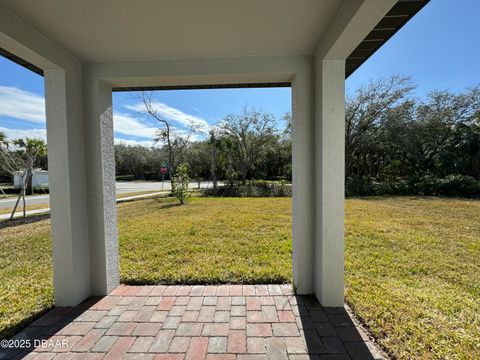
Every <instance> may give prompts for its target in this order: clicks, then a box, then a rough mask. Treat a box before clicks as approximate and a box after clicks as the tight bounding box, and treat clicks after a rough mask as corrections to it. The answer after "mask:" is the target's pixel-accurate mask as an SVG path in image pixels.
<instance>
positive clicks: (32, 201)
mask: <svg viewBox="0 0 480 360" xmlns="http://www.w3.org/2000/svg"><path fill="white" fill-rule="evenodd" d="M189 187H190V188H191V189H197V188H198V183H197V182H192V183H190V185H189ZM210 187H212V182H211V181H202V182H200V188H201V189H206V188H210ZM170 189H171V186H170V182H169V181H165V182H164V183H163V185H162V182H161V181H158V182H156V181H148V182H147V181H145V182H143V181H129V182H117V195H119V194H128V193H135V192H144V191H151V192H156V191H162V190H170ZM16 200H17V199H16V198H14V197H13V198H8V199H2V198H1V197H0V209H7V208H12V207H13V206H14V205H15V201H16ZM41 204H45V205H47V206H48V205H49V204H50V196H49V195H35V196H28V197H27V205H41Z"/></svg>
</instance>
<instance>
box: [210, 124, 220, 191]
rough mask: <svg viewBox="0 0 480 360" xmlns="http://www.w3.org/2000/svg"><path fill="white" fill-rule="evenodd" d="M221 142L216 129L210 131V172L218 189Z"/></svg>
mask: <svg viewBox="0 0 480 360" xmlns="http://www.w3.org/2000/svg"><path fill="white" fill-rule="evenodd" d="M219 144H220V142H219V140H218V139H217V136H216V135H215V130H211V131H210V136H209V138H208V145H210V174H211V178H212V182H213V188H214V189H215V190H216V189H217V186H218V185H217V151H218V146H219Z"/></svg>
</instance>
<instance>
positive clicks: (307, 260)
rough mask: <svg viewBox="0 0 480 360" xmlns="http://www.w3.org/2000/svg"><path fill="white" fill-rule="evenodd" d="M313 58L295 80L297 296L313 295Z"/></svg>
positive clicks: (294, 262) (293, 86) (294, 199)
mask: <svg viewBox="0 0 480 360" xmlns="http://www.w3.org/2000/svg"><path fill="white" fill-rule="evenodd" d="M313 90H314V73H313V58H311V59H309V61H308V62H307V64H305V66H304V68H303V69H302V70H300V71H298V72H297V73H296V74H295V77H294V78H293V81H292V115H293V117H292V118H293V124H292V155H293V156H292V169H293V194H292V198H293V199H292V205H293V216H292V218H293V229H292V237H293V284H294V286H295V290H296V292H297V293H298V294H311V293H312V292H313V277H314V274H313V259H314V257H313V255H314V236H315V233H314V230H315V228H314V224H315V215H314V212H315V200H314V194H315V180H314V176H315V162H314V153H315V151H314V150H315V149H314V121H313V119H314V104H313V100H314V99H313Z"/></svg>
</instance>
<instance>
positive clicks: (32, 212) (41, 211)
mask: <svg viewBox="0 0 480 360" xmlns="http://www.w3.org/2000/svg"><path fill="white" fill-rule="evenodd" d="M168 193H170V191H158V192H153V193H148V194H141V195H133V196H127V197H123V198H120V199H117V203H121V202H126V201H131V200H136V199H141V198H145V197H150V196H155V195H164V194H168ZM48 212H50V208H49V207H47V208H44V209H37V210H27V211H26V214H27V216H30V215H40V214H45V213H48ZM22 216H23V211H17V212H16V213H15V214H14V215H13V218H14V219H16V218H19V217H22ZM7 219H10V214H2V215H0V220H7Z"/></svg>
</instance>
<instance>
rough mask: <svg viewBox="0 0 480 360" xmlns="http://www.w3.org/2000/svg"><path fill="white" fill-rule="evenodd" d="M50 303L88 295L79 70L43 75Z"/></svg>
mask: <svg viewBox="0 0 480 360" xmlns="http://www.w3.org/2000/svg"><path fill="white" fill-rule="evenodd" d="M45 102H46V118H47V137H48V141H47V144H48V170H49V189H50V208H51V210H50V213H51V221H52V240H53V273H54V286H55V303H56V304H57V305H60V306H67V305H77V304H78V303H79V302H81V301H83V300H84V299H85V298H86V297H88V296H89V295H90V253H89V241H88V223H87V202H86V187H85V166H84V161H85V158H84V143H83V118H82V94H81V70H80V65H79V66H78V68H72V69H70V70H69V71H64V70H47V71H45Z"/></svg>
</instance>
